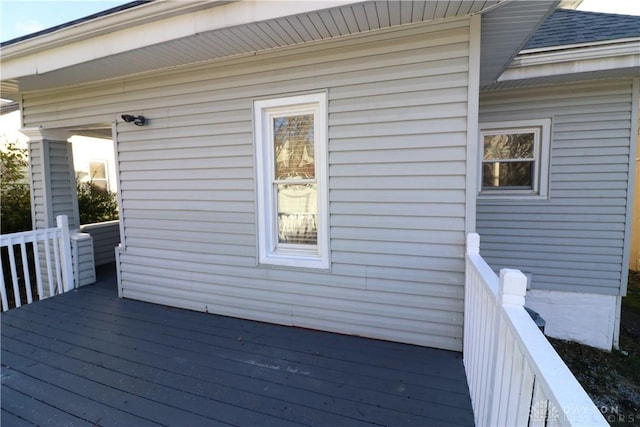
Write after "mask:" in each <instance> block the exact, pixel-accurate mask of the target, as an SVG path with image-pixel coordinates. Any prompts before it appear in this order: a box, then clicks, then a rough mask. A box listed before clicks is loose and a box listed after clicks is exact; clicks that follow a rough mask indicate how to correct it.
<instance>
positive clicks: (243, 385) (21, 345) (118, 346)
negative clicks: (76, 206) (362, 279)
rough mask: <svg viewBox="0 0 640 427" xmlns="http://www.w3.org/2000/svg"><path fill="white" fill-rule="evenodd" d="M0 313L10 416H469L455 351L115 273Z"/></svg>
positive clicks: (150, 419) (93, 420)
mask: <svg viewBox="0 0 640 427" xmlns="http://www.w3.org/2000/svg"><path fill="white" fill-rule="evenodd" d="M1 319H2V369H3V371H2V372H3V374H2V415H3V420H2V425H3V426H4V425H31V424H42V425H47V423H49V425H54V424H56V423H54V422H53V421H51V422H48V421H47V420H53V419H55V420H56V421H62V422H68V423H70V424H72V425H87V424H88V425H105V426H106V425H133V426H136V425H190V426H192V425H193V426H195V425H239V426H244V425H251V426H254V425H260V426H263V425H264V426H287V425H320V426H325V425H326V426H341V425H343V426H358V425H362V426H365V425H367V426H372V425H389V426H402V425H416V426H430V425H460V426H464V425H473V413H472V410H471V403H470V399H469V394H468V388H467V384H466V379H465V376H464V369H463V367H462V360H461V355H460V354H458V353H454V352H448V351H442V350H434V349H429V348H423V347H418V346H411V345H404V344H397V343H390V342H384V341H376V340H369V339H365V338H359V337H352V336H345V335H336V334H330V333H326V332H319V331H313V330H308V329H300V328H288V327H284V326H278V325H272V324H265V323H260V322H252V321H246V320H240V319H233V318H229V317H223V316H217V315H211V314H205V313H197V312H192V311H186V310H180V309H175V308H169V307H164V306H160V305H154V304H148V303H143V302H139V301H132V300H123V299H119V298H118V297H117V294H116V292H115V284H114V282H113V280H109V279H105V280H103V281H102V282H100V283H98V284H97V285H94V286H89V287H86V288H82V289H81V290H79V291H73V292H70V293H68V294H65V295H60V296H57V297H55V298H51V299H48V300H45V301H41V302H39V303H35V304H32V305H29V306H25V307H22V308H20V309H16V310H12V311H9V312H6V313H3V314H2V316H1ZM5 391H6V393H5ZM23 422H26V424H24V423H23ZM83 423H84V424H83ZM57 424H60V423H57Z"/></svg>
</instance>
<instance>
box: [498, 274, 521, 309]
mask: <svg viewBox="0 0 640 427" xmlns="http://www.w3.org/2000/svg"><path fill="white" fill-rule="evenodd" d="M526 294H527V276H525V275H524V274H523V273H522V272H521V271H520V270H512V269H509V268H503V269H502V270H500V293H499V294H498V300H499V301H500V303H502V304H513V305H518V306H520V307H522V306H524V297H525V295H526Z"/></svg>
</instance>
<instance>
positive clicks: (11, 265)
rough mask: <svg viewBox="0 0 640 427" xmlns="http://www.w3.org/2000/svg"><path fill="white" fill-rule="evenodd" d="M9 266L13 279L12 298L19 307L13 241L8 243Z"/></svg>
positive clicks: (18, 287) (18, 288)
mask: <svg viewBox="0 0 640 427" xmlns="http://www.w3.org/2000/svg"><path fill="white" fill-rule="evenodd" d="M9 268H10V269H11V280H12V281H13V299H14V302H15V303H16V307H20V306H21V305H22V304H21V302H20V286H19V284H18V272H17V269H16V256H15V254H14V252H13V241H10V244H9Z"/></svg>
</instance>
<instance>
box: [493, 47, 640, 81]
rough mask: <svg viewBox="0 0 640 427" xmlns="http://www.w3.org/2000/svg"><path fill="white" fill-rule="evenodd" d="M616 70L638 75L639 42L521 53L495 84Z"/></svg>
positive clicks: (546, 49)
mask: <svg viewBox="0 0 640 427" xmlns="http://www.w3.org/2000/svg"><path fill="white" fill-rule="evenodd" d="M634 68H635V73H634V72H633V69H634ZM620 69H631V73H632V74H638V73H639V72H640V38H628V39H621V40H616V41H615V42H613V43H612V42H611V40H609V41H606V42H596V43H589V44H580V45H571V46H556V47H549V48H543V49H530V50H524V51H522V52H520V54H519V55H518V56H517V57H516V58H515V59H514V60H513V62H512V63H511V65H509V67H508V68H507V70H506V71H505V72H504V73H503V74H502V75H501V76H500V78H498V81H499V82H502V81H508V80H522V79H532V78H537V77H548V76H554V75H562V74H575V73H585V72H597V71H607V70H620Z"/></svg>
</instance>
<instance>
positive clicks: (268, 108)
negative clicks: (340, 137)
mask: <svg viewBox="0 0 640 427" xmlns="http://www.w3.org/2000/svg"><path fill="white" fill-rule="evenodd" d="M254 127H255V128H254V135H255V141H256V172H257V177H256V178H257V195H258V206H257V208H258V209H257V212H258V252H259V262H260V263H262V264H276V265H285V266H293V267H308V268H324V269H326V268H329V248H328V240H329V239H328V236H329V230H328V212H327V100H326V94H325V93H316V94H310V95H300V96H290V97H285V98H277V99H266V100H260V101H255V102H254Z"/></svg>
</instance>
